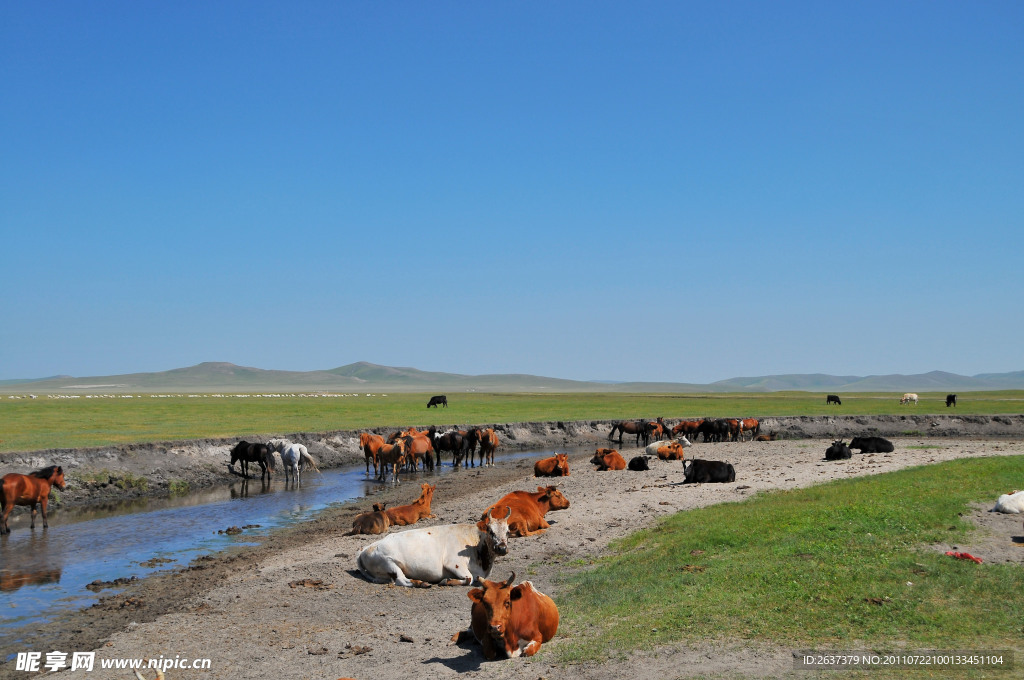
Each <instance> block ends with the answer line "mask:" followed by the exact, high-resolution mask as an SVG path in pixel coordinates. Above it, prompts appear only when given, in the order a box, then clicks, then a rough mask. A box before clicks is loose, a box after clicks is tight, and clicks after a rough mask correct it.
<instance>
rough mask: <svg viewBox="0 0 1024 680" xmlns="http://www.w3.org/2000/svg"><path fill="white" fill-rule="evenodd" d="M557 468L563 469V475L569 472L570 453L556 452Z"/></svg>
mask: <svg viewBox="0 0 1024 680" xmlns="http://www.w3.org/2000/svg"><path fill="white" fill-rule="evenodd" d="M555 469H556V470H561V472H562V474H563V475H567V474H569V454H568V453H556V454H555Z"/></svg>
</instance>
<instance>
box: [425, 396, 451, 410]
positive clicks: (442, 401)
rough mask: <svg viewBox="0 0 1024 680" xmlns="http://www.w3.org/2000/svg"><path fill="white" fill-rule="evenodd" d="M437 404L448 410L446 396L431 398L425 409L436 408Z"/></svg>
mask: <svg viewBox="0 0 1024 680" xmlns="http://www.w3.org/2000/svg"><path fill="white" fill-rule="evenodd" d="M438 404H444V407H445V408H448V396H447V395H444V394H439V395H437V396H436V397H431V398H430V401H428V402H427V408H430V407H431V406H433V407H434V408H437V406H438Z"/></svg>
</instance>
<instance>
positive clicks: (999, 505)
mask: <svg viewBox="0 0 1024 680" xmlns="http://www.w3.org/2000/svg"><path fill="white" fill-rule="evenodd" d="M992 510H993V512H1005V513H1008V514H1014V515H1016V514H1020V513H1022V512H1024V491H1014V492H1013V493H1004V494H1003V495H1002V496H1000V497H999V500H997V501H996V507H994V508H992Z"/></svg>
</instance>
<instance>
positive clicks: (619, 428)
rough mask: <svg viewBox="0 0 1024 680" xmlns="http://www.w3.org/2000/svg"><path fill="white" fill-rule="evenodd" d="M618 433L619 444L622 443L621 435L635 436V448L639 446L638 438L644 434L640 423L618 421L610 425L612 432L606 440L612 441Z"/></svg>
mask: <svg viewBox="0 0 1024 680" xmlns="http://www.w3.org/2000/svg"><path fill="white" fill-rule="evenodd" d="M616 432H618V433H619V443H620V444H621V443H622V435H624V434H635V435H636V446H640V437H642V436H643V434H644V426H643V423H642V422H639V421H635V420H620V421H619V422H617V423H615V424H614V425H612V431H611V432H609V433H608V439H612V438H614V436H615V433H616Z"/></svg>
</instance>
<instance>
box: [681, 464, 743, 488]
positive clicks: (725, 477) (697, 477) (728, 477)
mask: <svg viewBox="0 0 1024 680" xmlns="http://www.w3.org/2000/svg"><path fill="white" fill-rule="evenodd" d="M683 465H684V466H686V473H685V475H686V477H685V478H684V480H683V483H684V484H690V483H693V482H696V483H697V484H704V483H707V482H735V481H736V468H734V467H733V466H732V464H731V463H723V462H721V461H718V460H701V459H700V458H694V459H693V460H689V461H686V463H683Z"/></svg>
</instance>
